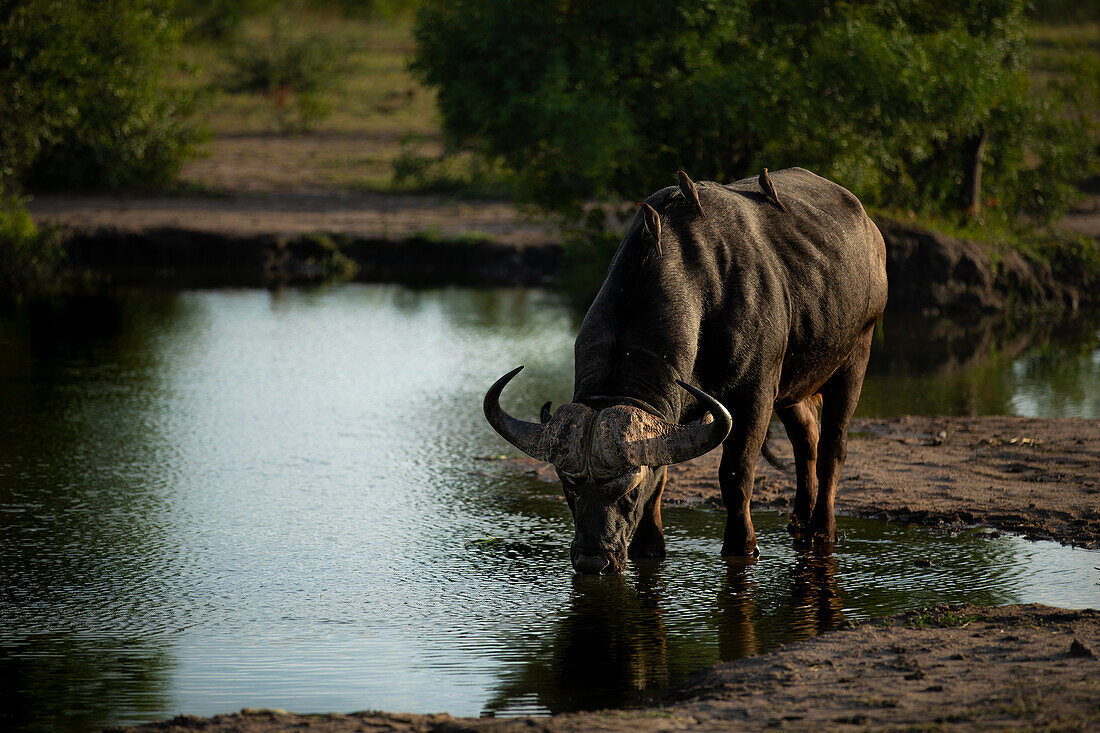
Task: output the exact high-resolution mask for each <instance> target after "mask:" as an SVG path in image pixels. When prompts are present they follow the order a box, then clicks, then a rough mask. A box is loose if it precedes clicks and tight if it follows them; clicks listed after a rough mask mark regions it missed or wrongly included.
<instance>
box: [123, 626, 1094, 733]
mask: <svg viewBox="0 0 1100 733" xmlns="http://www.w3.org/2000/svg"><path fill="white" fill-rule="evenodd" d="M1097 653H1100V611H1096V610H1086V611H1066V610H1062V609H1057V608H1050V607H1048V606H1039V605H1026V606H1006V607H1003V608H983V607H976V606H954V607H947V606H941V607H936V608H932V609H925V610H920V611H911V612H908V613H905V614H901V615H898V616H892V617H890V618H888V619H881V620H877V621H875V622H870V623H864V624H859V625H856V626H851V627H848V628H844V629H840V630H837V631H832V632H829V633H826V634H823V635H821V636H818V637H814V638H812V639H808V640H806V641H802V642H797V643H794V644H788V645H786V646H783V647H780V648H779V649H777V650H775V651H773V652H771V653H769V654H764V655H761V656H757V657H748V658H745V659H741V660H738V661H736V662H730V663H725V664H719V665H716V666H715V667H712V668H710V669H709V670H707V671H705V672H704V673H702V674H700V675H699V676H698V677H696V678H695V680H694V681H693V682H692V683H690V684H688V685H686V686H685V687H683V688H681V689H680V690H679V691H678V692H677V693H676V695H675V697H673V698H670V699H669V700H668V702H667V703H666V704H665V705H663V706H661V707H654V708H643V709H639V710H611V711H599V712H591V713H571V714H563V715H555V716H553V717H544V718H515V719H499V720H497V719H480V720H478V719H471V718H451V717H450V716H447V715H442V714H441V715H400V714H391V713H374V712H366V713H355V714H351V715H333V714H330V715H302V714H294V713H287V712H284V711H243V712H241V713H236V714H232V715H219V716H216V717H213V718H197V717H191V716H182V717H178V718H175V719H172V720H168V721H164V722H161V723H154V724H151V725H148V726H143V727H141V728H139V729H134V730H147V731H148V730H157V731H241V732H248V731H289V730H309V731H491V732H493V733H504V732H505V731H531V730H539V731H590V730H606V731H624V732H626V731H666V730H700V731H704V730H707V731H727V730H764V729H780V730H822V729H825V730H867V729H873V730H913V729H920V730H925V729H933V730H988V729H990V728H998V729H1000V728H1008V727H1012V728H1020V727H1023V728H1027V729H1031V728H1042V729H1058V730H1093V729H1095V728H1096V727H1097V726H1098V725H1100V705H1098V704H1097V703H1098V701H1100V660H1098V659H1097V656H1096V655H1097Z"/></svg>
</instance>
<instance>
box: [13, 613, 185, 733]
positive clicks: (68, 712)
mask: <svg viewBox="0 0 1100 733" xmlns="http://www.w3.org/2000/svg"><path fill="white" fill-rule="evenodd" d="M4 646H5V650H4V654H0V679H3V680H4V684H3V685H0V728H2V729H4V730H25V731H58V730H73V731H78V730H80V731H87V730H100V729H102V728H103V727H104V726H106V725H109V724H112V723H115V722H119V713H120V711H125V714H126V716H127V717H128V718H129V719H130V720H131V721H136V720H141V719H143V718H150V717H154V716H158V715H164V713H165V711H167V710H168V709H169V708H170V704H171V700H170V698H169V696H168V695H167V693H166V690H167V687H168V680H169V677H170V676H171V672H172V668H173V666H174V662H173V660H172V657H171V654H170V653H169V651H168V649H167V645H166V644H158V643H155V642H152V643H151V642H150V640H149V639H145V638H117V639H111V640H104V639H92V638H88V637H87V636H82V635H79V634H69V633H67V634H35V635H33V636H30V637H26V638H23V639H18V640H14V641H13V640H8V641H6V642H5V644H4Z"/></svg>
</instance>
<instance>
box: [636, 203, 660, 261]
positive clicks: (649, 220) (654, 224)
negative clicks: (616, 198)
mask: <svg viewBox="0 0 1100 733" xmlns="http://www.w3.org/2000/svg"><path fill="white" fill-rule="evenodd" d="M638 206H639V207H641V210H642V224H644V225H645V230H646V234H648V235H649V236H650V237H651V238H652V239H653V243H654V244H655V245H657V253H658V254H660V252H661V216H660V214H658V213H657V210H656V209H654V208H653V207H652V206H650V205H649V204H647V203H645V202H642V203H640V204H638Z"/></svg>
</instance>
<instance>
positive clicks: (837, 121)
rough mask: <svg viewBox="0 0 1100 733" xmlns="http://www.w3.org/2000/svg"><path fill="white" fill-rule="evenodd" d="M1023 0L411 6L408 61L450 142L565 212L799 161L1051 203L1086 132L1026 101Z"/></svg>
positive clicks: (874, 189) (862, 182)
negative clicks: (976, 164) (980, 148)
mask: <svg viewBox="0 0 1100 733" xmlns="http://www.w3.org/2000/svg"><path fill="white" fill-rule="evenodd" d="M1024 8H1025V2H1024V0H997V1H996V2H991V3H980V4H966V3H961V4H960V3H957V2H947V1H946V0H935V1H932V2H928V1H924V2H918V1H917V0H892V1H889V2H882V1H881V0H876V1H875V2H870V1H868V0H862V1H860V0H857V1H856V2H831V3H823V4H814V3H804V2H802V1H801V0H772V1H771V2H767V3H765V2H760V1H759V0H715V1H714V2H710V3H695V2H686V0H662V1H661V2H656V3H645V4H619V3H582V2H574V1H572V0H570V1H567V2H549V0H532V1H531V2H527V3H523V4H522V5H518V4H516V3H512V2H510V1H509V0H425V3H424V4H423V6H422V8H421V11H420V13H419V15H418V19H417V24H416V28H415V35H416V39H417V41H418V47H417V51H416V55H415V58H414V62H413V69H414V70H415V71H416V73H417V74H418V75H419V77H420V78H421V79H422V80H423V81H424V82H425V83H426V84H428V85H430V86H432V87H435V88H436V89H437V90H438V99H439V105H440V109H441V112H442V115H443V120H444V132H445V134H446V135H447V137H448V142H449V144H450V145H451V146H453V147H460V146H461V147H465V148H467V149H470V150H473V151H476V152H477V153H478V154H480V155H483V156H484V157H486V158H488V159H495V158H499V159H501V160H502V161H503V162H504V164H505V165H506V166H507V167H509V168H511V169H514V170H516V171H517V172H518V175H519V177H520V182H521V185H522V190H523V192H524V194H525V195H526V197H527V198H529V199H531V200H534V201H537V202H539V203H542V204H544V205H549V206H553V207H558V208H563V209H572V210H574V211H576V210H577V207H578V203H579V202H580V201H582V200H585V199H592V198H597V199H599V198H629V199H630V200H634V198H633V197H637V196H639V195H642V194H645V193H647V192H649V191H652V190H654V189H655V188H658V187H661V186H665V185H668V184H670V183H672V182H674V180H675V179H674V172H675V171H676V169H678V168H683V169H685V170H687V171H689V172H690V173H691V174H692V175H693V176H694V177H695V178H697V179H713V180H720V181H723V180H732V179H737V178H741V177H744V176H748V175H755V174H756V173H757V172H758V171H759V170H760V168H761V167H763V166H767V167H770V168H782V167H786V166H790V165H802V166H805V167H808V168H811V169H813V170H815V171H816V172H818V173H820V174H822V175H825V176H827V177H830V178H833V179H835V180H838V181H840V182H841V183H843V184H844V185H846V186H848V187H849V188H851V189H852V190H853V191H854V192H855V193H856V194H857V195H859V196H860V197H861V198H863V199H864V200H865V201H866V202H867V203H869V204H871V205H877V206H885V207H893V206H900V207H904V208H913V209H917V210H922V211H929V212H941V213H947V212H962V211H963V210H964V209H966V207H967V206H968V205H969V203H970V200H969V191H970V185H969V182H970V176H971V173H972V170H973V160H974V157H975V151H976V149H977V145H978V142H979V141H980V140H981V139H982V137H983V135H984V136H985V139H986V145H985V148H984V156H983V158H982V160H983V170H982V173H983V175H982V183H983V185H982V191H981V196H980V198H979V202H980V203H982V204H984V205H985V206H986V207H992V208H993V211H994V214H991V215H997V216H1004V217H1015V216H1017V215H1018V214H1022V215H1027V216H1032V217H1038V218H1041V219H1049V218H1052V217H1055V216H1057V215H1059V214H1060V213H1062V212H1064V211H1065V209H1066V207H1067V206H1068V204H1069V202H1070V201H1071V199H1072V197H1073V190H1072V184H1073V183H1074V182H1075V181H1076V180H1079V179H1080V178H1081V177H1083V176H1084V175H1085V173H1086V171H1087V170H1088V167H1089V164H1090V156H1091V150H1090V148H1089V146H1088V145H1087V139H1088V138H1087V134H1086V133H1085V132H1084V131H1082V130H1081V129H1080V128H1081V125H1080V124H1079V121H1078V120H1071V119H1067V118H1066V117H1064V116H1063V115H1062V114H1061V111H1060V109H1059V107H1058V105H1057V104H1056V102H1057V100H1054V101H1053V102H1052V101H1051V100H1047V99H1039V100H1038V101H1035V100H1032V99H1031V98H1029V94H1028V91H1029V80H1028V77H1027V71H1026V67H1025V62H1026V60H1027V44H1026V37H1025V33H1024V31H1025V29H1026V18H1025V16H1024Z"/></svg>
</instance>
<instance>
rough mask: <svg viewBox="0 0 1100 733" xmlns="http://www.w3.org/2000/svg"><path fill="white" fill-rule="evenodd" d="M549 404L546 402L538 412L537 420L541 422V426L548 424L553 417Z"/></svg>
mask: <svg viewBox="0 0 1100 733" xmlns="http://www.w3.org/2000/svg"><path fill="white" fill-rule="evenodd" d="M550 404H551V403H550V401H547V402H546V404H545V405H543V406H542V409H541V410H539V420H541V421H542V424H543V425H545V424H546V423H548V422H550V418H551V417H553V416H554V414H553V413H552V412H550Z"/></svg>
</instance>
